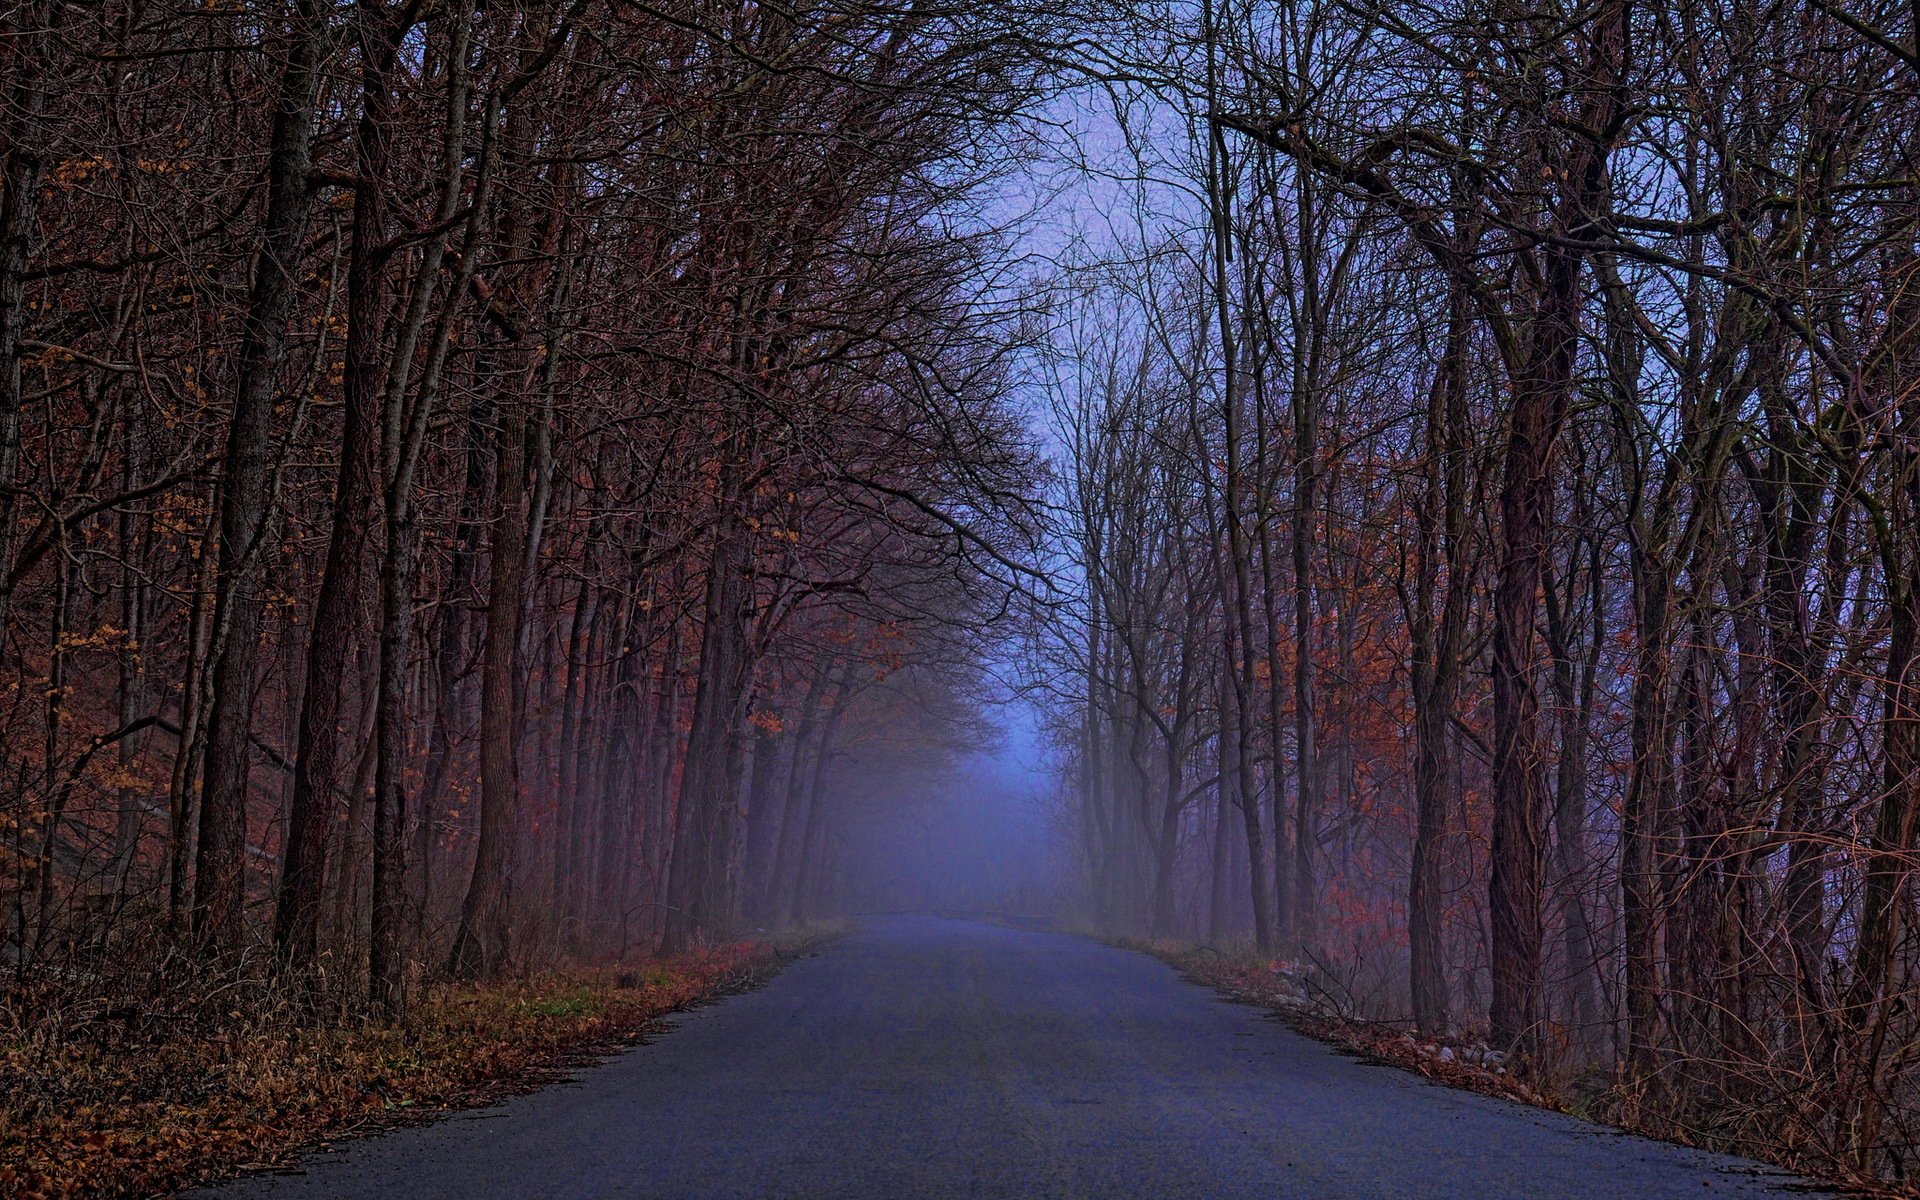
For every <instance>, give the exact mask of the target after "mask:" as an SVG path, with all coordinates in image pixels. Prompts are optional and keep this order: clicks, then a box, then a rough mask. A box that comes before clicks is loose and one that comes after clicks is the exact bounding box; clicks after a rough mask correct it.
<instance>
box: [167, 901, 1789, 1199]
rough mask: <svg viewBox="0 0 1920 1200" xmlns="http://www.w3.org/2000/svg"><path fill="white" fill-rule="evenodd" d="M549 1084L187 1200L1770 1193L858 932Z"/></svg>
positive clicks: (1136, 997)
mask: <svg viewBox="0 0 1920 1200" xmlns="http://www.w3.org/2000/svg"><path fill="white" fill-rule="evenodd" d="M679 1025H680V1028H679V1029H678V1030H677V1031H675V1032H674V1033H672V1034H670V1035H668V1036H666V1037H664V1038H662V1039H660V1041H658V1042H657V1043H655V1044H653V1045H649V1046H642V1047H638V1048H635V1049H633V1050H631V1051H629V1052H626V1053H623V1054H621V1055H619V1056H618V1057H616V1058H614V1059H613V1060H612V1061H610V1062H608V1063H606V1064H605V1065H603V1066H598V1067H593V1068H590V1069H588V1070H585V1071H583V1072H581V1073H580V1075H579V1076H578V1078H577V1079H576V1080H575V1081H573V1082H571V1083H567V1084H561V1085H557V1086H554V1087H550V1088H547V1089H545V1090H544V1091H541V1092H538V1093H535V1094H533V1095H528V1096H521V1097H517V1098H515V1099H511V1100H508V1101H506V1102H505V1103H503V1104H499V1105H496V1106H494V1107H492V1108H488V1109H484V1110H479V1111H475V1112H471V1113H466V1114H462V1115H459V1116H454V1117H451V1118H449V1119H447V1120H444V1121H440V1122H438V1123H435V1124H431V1125H423V1126H419V1127H416V1128H413V1129H406V1130H401V1131H398V1132H394V1133H390V1134H386V1135H383V1136H380V1137H375V1138H368V1139H365V1140H362V1141H357V1142H350V1143H347V1144H346V1145H344V1146H343V1147H342V1148H341V1149H339V1150H338V1151H336V1152H333V1153H329V1154H320V1155H315V1156H312V1157H310V1158H309V1159H307V1160H306V1162H305V1164H304V1166H305V1168H306V1169H305V1171H304V1173H302V1174H295V1175H262V1176H255V1177H253V1178H250V1179H247V1180H242V1181H240V1182H238V1183H234V1184H229V1185H227V1186H226V1187H223V1188H220V1189H216V1190H214V1191H211V1192H205V1193H196V1195H200V1196H203V1197H222V1198H227V1200H268V1198H276V1200H277V1198H281V1197H286V1198H289V1200H291V1198H294V1197H335V1198H339V1197H351V1198H355V1200H360V1198H365V1200H375V1198H379V1200H387V1198H394V1200H402V1198H407V1200H439V1198H445V1200H496V1198H502V1200H504V1198H513V1200H518V1198H520V1197H527V1198H529V1200H531V1198H533V1197H540V1198H542V1200H564V1198H568V1197H609V1198H611V1197H620V1198H622V1200H625V1198H628V1197H722V1196H727V1197H850V1198H851V1197H872V1198H875V1200H882V1198H884V1200H910V1198H913V1197H1018V1198H1021V1200H1026V1198H1042V1197H1126V1198H1135V1197H1139V1198H1146V1197H1260V1200H1292V1198H1299V1200H1336V1198H1337V1200H1347V1198H1360V1197H1396V1198H1399V1197H1409V1198H1410V1197H1434V1198H1436V1200H1440V1198H1445V1200H1495V1198H1500V1197H1514V1198H1521V1197H1525V1198H1527V1200H1560V1198H1564V1200H1581V1198H1585V1197H1592V1198H1595V1200H1599V1198H1605V1200H1621V1198H1633V1200H1654V1198H1657V1197H1677V1196H1686V1197H1714V1196H1720V1197H1725V1196H1738V1197H1756V1196H1776V1197H1777V1196H1781V1195H1784V1194H1786V1193H1785V1190H1784V1188H1782V1187H1781V1186H1780V1185H1781V1184H1783V1183H1785V1182H1787V1181H1785V1180H1784V1179H1783V1178H1782V1177H1779V1176H1775V1175H1769V1174H1765V1173H1763V1172H1762V1171H1761V1169H1760V1168H1757V1167H1756V1166H1754V1165H1753V1164H1751V1163H1744V1162H1741V1161H1739V1160H1735V1159H1728V1158H1721V1157H1716V1156H1712V1155H1706V1154H1698V1153H1694V1152H1690V1151H1686V1150H1681V1149H1677V1148H1674V1147H1669V1146H1664V1145H1661V1144H1659V1143H1655V1142H1649V1141H1644V1140H1641V1139H1639V1138H1633V1137H1627V1136H1624V1135H1621V1134H1618V1133H1615V1132H1613V1131H1610V1130H1607V1129H1604V1128H1601V1127H1599V1126H1595V1125H1588V1124H1585V1123H1583V1122H1580V1121H1575V1120H1573V1119H1571V1118H1567V1117H1561V1116H1556V1115H1553V1114H1550V1113H1544V1112H1539V1111H1536V1110H1533V1109H1529V1108H1524V1107H1521V1106H1518V1105H1513V1104H1507V1103H1504V1102H1502V1101H1498V1100H1489V1099H1486V1098H1484V1097H1480V1096H1475V1095H1471V1094H1468V1093H1465V1092H1457V1091H1452V1090H1450V1089H1447V1088H1442V1087H1438V1086H1435V1085H1432V1084H1428V1083H1426V1082H1424V1081H1422V1080H1420V1079H1418V1078H1417V1077H1415V1076H1412V1075H1408V1074H1405V1073H1402V1072H1400V1071H1395V1070H1392V1069H1388V1068H1383V1067H1376V1066H1369V1065H1366V1064H1363V1063H1359V1062H1356V1061H1354V1060H1352V1059H1349V1058H1345V1057H1343V1056H1341V1055H1339V1054H1337V1053H1336V1052H1334V1051H1332V1050H1330V1049H1328V1048H1327V1047H1325V1046H1322V1045H1320V1044H1318V1043H1316V1042H1313V1041H1310V1040H1308V1039H1306V1038H1303V1037H1300V1036H1299V1035H1297V1034H1294V1033H1292V1032H1290V1031H1288V1030H1287V1029H1285V1028H1284V1027H1282V1026H1281V1025H1280V1024H1279V1023H1277V1022H1275V1021H1274V1020H1272V1019H1270V1018H1268V1017H1266V1016H1263V1015H1262V1014H1261V1013H1260V1012H1259V1011H1257V1010H1255V1009H1252V1008H1248V1007H1245V1006H1241V1005H1234V1004H1229V1003H1226V1002H1224V1001H1221V1000H1219V999H1217V998H1216V997H1215V996H1214V995H1213V994H1212V993H1210V992H1208V991H1205V990H1203V989H1201V988H1198V987H1195V986H1193V985H1191V984H1188V983H1186V982H1184V981H1183V980H1181V979H1180V978H1179V977H1178V976H1177V975H1176V974H1175V973H1174V972H1173V971H1172V970H1171V969H1169V968H1168V967H1166V966H1164V965H1162V964H1161V963H1159V962H1156V961H1154V960H1152V959H1150V958H1146V957H1144V956H1141V955H1138V954H1132V953H1129V952H1127V951H1123V950H1115V949H1111V948H1109V947H1106V946H1101V945H1097V944H1095V943H1093V942H1090V941H1086V940H1083V939H1079V938H1073V937H1066V936H1062V935H1058V934H1046V933H1028V932H1021V931H1017V930H1010V929H1003V928H999V927H996V926H991V925H982V924H974V923H970V922H959V921H943V920H938V919H935V918H931V917H897V918H885V919H875V920H870V921H868V922H866V923H865V924H864V925H863V926H862V927H861V928H860V929H859V930H858V931H857V932H856V933H854V934H853V935H851V936H849V937H847V938H845V939H844V940H842V941H840V942H837V943H835V944H834V945H832V946H830V947H828V948H827V949H826V950H824V951H822V952H821V953H820V954H819V955H817V956H814V957H811V958H806V959H802V960H801V961H799V962H796V963H794V964H793V965H791V966H790V967H788V968H787V970H786V971H785V972H784V973H782V974H781V975H780V976H779V977H778V978H777V979H775V980H774V981H773V982H772V983H771V984H770V985H769V986H767V987H766V988H764V989H762V990H760V991H757V992H752V993H749V994H747V995H743V996H737V997H734V998H733V999H730V1000H727V1001H725V1002H724V1003H722V1004H719V1005H716V1006H714V1007H711V1008H707V1009H703V1010H701V1011H699V1012H696V1013H692V1014H689V1015H687V1016H685V1017H683V1018H680V1019H679Z"/></svg>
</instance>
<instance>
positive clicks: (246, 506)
mask: <svg viewBox="0 0 1920 1200" xmlns="http://www.w3.org/2000/svg"><path fill="white" fill-rule="evenodd" d="M331 7H332V6H331V5H328V4H325V3H322V2H321V0H300V3H299V4H298V5H297V7H296V10H295V15H294V21H293V25H292V28H291V30H290V33H289V37H288V41H287V58H286V66H285V68H284V69H283V71H282V74H281V81H280V93H279V97H278V99H277V100H276V102H275V106H274V115H273V131H272V133H271V135H270V137H271V140H270V142H269V143H268V148H267V211H266V219H265V223H264V225H263V226H262V230H261V240H260V250H259V254H258V256H257V257H256V258H255V260H254V266H253V283H252V287H251V290H250V291H249V293H248V296H247V306H246V316H245V319H244V321H243V324H242V333H241V341H240V350H239V360H238V361H239V365H238V369H237V385H236V387H235V391H234V397H233V411H232V413H231V415H230V417H229V418H228V423H227V444H226V453H225V455H224V456H223V459H222V461H223V462H224V464H225V475H224V477H223V480H222V483H221V488H220V541H219V547H218V554H219V558H218V568H217V570H218V574H217V576H216V580H215V587H216V592H215V601H214V622H213V625H214V634H213V640H214V660H213V696H212V705H211V708H210V711H209V714H208V719H207V751H206V764H205V770H206V779H205V783H204V785H203V787H202V792H201V799H200V841H199V847H198V850H197V853H196V856H195V863H194V893H193V929H194V932H195V933H196V934H199V935H200V936H202V937H204V938H206V939H207V940H208V941H210V942H212V943H214V944H216V945H220V946H231V945H233V944H235V943H237V942H238V941H239V940H240V936H241V931H242V915H243V912H244V905H245V901H246V850H247V792H248V782H249V776H250V774H251V761H252V753H251V745H250V738H251V733H252V718H253V690H254V666H255V663H256V662H257V661H258V658H259V648H260V603H259V600H258V598H257V597H256V596H254V595H253V592H254V590H255V588H256V587H257V581H258V577H259V560H260V550H261V544H262V542H263V541H264V540H265V537H266V531H267V523H268V521H269V519H270V517H271V513H270V512H269V511H268V509H269V504H270V500H271V497H270V496H269V494H268V483H269V479H268V476H269V473H270V470H271V463H272V444H271V442H272V439H271V434H272V428H273V397H274V391H275V388H276V386H277V384H278V381H279V376H280V364H281V362H282V360H283V359H284V357H285V354H286V342H287V319H288V316H289V314H290V313H291V311H292V308H293V298H294V294H295V292H296V290H297V288H298V280H299V278H300V258H301V251H302V248H303V247H302V242H303V241H304V240H305V237H306V230H307V214H308V209H309V202H310V199H311V196H312V191H313V187H312V184H311V183H310V182H309V180H308V178H307V175H308V170H309V168H310V166H311V163H312V145H311V143H312V139H313V123H314V98H315V94H316V89H317V87H318V83H319V66H320V61H319V60H320V53H321V45H322V41H323V39H324V35H325V30H326V21H327V16H328V13H329V12H330V11H331Z"/></svg>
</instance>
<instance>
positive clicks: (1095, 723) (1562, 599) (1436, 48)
mask: <svg viewBox="0 0 1920 1200" xmlns="http://www.w3.org/2000/svg"><path fill="white" fill-rule="evenodd" d="M1125 24H1126V28H1125V31H1124V35H1122V36H1116V37H1115V38H1114V39H1113V40H1112V41H1111V42H1110V43H1109V44H1108V52H1107V54H1106V56H1105V57H1104V58H1102V59H1100V60H1098V61H1096V62H1093V63H1092V64H1090V65H1089V67H1088V70H1089V71H1090V72H1091V73H1092V74H1094V75H1095V76H1096V77H1097V79H1098V80H1099V81H1100V82H1102V83H1103V84H1104V85H1105V96H1106V99H1105V101H1104V103H1106V104H1107V105H1108V106H1109V107H1108V108H1107V110H1106V111H1107V113H1108V114H1110V115H1108V116H1107V117H1106V118H1105V119H1107V120H1109V121H1110V122H1112V124H1113V127H1114V128H1115V129H1117V130H1118V131H1119V132H1118V133H1117V134H1116V135H1114V136H1113V137H1111V138H1110V139H1109V140H1110V142H1111V143H1112V144H1111V145H1108V146H1105V147H1099V146H1096V147H1093V149H1092V150H1090V153H1096V154H1097V153H1105V154H1106V155H1107V159H1108V162H1109V164H1110V165H1109V167H1108V172H1109V174H1110V175H1111V176H1112V177H1113V178H1116V179H1122V180H1127V181H1130V182H1128V183H1127V184H1126V185H1125V186H1124V187H1122V188H1121V189H1120V192H1119V194H1120V196H1121V197H1122V201H1123V203H1122V204H1121V205H1116V209H1124V211H1122V212H1120V214H1119V215H1118V216H1116V217H1115V218H1114V223H1115V225H1116V226H1117V227H1118V229H1119V230H1120V232H1119V234H1118V235H1117V236H1118V238H1119V242H1120V245H1119V247H1118V252H1117V253H1116V252H1113V251H1103V252H1098V253H1096V252H1093V251H1091V250H1086V251H1081V252H1079V253H1078V255H1077V256H1076V257H1075V259H1074V261H1073V262H1071V263H1069V264H1067V266H1066V268H1065V269H1064V270H1063V272H1062V274H1061V280H1060V286H1061V288H1062V292H1063V294H1065V295H1066V296H1067V300H1066V302H1065V303H1066V310H1065V311H1066V312H1067V313H1068V318H1067V319H1066V320H1065V321H1064V322H1063V324H1062V325H1061V326H1060V327H1059V329H1058V330H1057V331H1056V335H1055V337H1054V351H1055V360H1054V361H1055V363H1056V370H1055V373H1054V376H1053V380H1052V386H1051V394H1052V405H1053V409H1052V411H1053V424H1054V426H1055V427H1056V428H1057V430H1058V431H1059V434H1058V436H1059V439H1060V441H1061V444H1062V447H1063V450H1062V457H1063V465H1062V469H1061V473H1060V479H1059V483H1058V487H1057V491H1056V495H1057V498H1058V501H1059V503H1060V505H1061V508H1062V510H1063V513H1064V521H1063V524H1062V526H1061V527H1060V529H1059V530H1058V531H1057V533H1056V537H1055V539H1054V543H1053V546H1054V549H1053V553H1054V554H1055V555H1056V556H1057V557H1056V561H1057V562H1058V563H1059V564H1060V570H1061V571H1062V572H1063V575H1065V576H1068V577H1071V578H1072V579H1074V580H1075V581H1076V582H1077V583H1078V584H1079V588H1078V595H1077V598H1076V600H1075V602H1074V605H1073V608H1072V613H1071V619H1070V620H1068V621H1066V622H1064V623H1063V624H1062V625H1061V626H1060V627H1058V628H1057V629H1055V630H1053V631H1052V632H1051V633H1050V634H1048V635H1047V636H1044V637H1042V638H1040V639H1038V641H1037V642H1036V654H1037V655H1038V657H1037V659H1036V662H1037V664H1038V665H1037V669H1039V670H1041V671H1042V672H1044V675H1045V679H1046V681H1047V686H1048V687H1049V688H1050V689H1052V690H1053V691H1054V693H1055V694H1057V695H1059V696H1061V697H1063V698H1064V699H1065V700H1066V701H1069V702H1068V703H1063V704H1060V705H1056V706H1055V707H1054V708H1053V712H1054V714H1055V717H1056V720H1055V723H1054V733H1055V737H1056V740H1057V742H1058V744H1059V745H1060V746H1061V748H1062V753H1063V756H1064V759H1065V761H1066V762H1067V763H1068V765H1069V778H1068V782H1067V784H1066V787H1065V791H1064V792H1063V796H1062V801H1063V803H1064V805H1065V806H1066V812H1067V814H1068V816H1069V817H1070V818H1071V821H1070V824H1071V828H1072V829H1073V830H1074V837H1075V846H1076V854H1077V858H1078V861H1079V863H1080V864H1081V868H1082V878H1083V880H1084V883H1083V889H1082V890H1083V892H1084V894H1085V897H1086V899H1085V904H1086V906H1087V911H1088V913H1089V915H1090V916H1091V917H1092V918H1093V919H1095V920H1097V921H1099V922H1101V923H1103V924H1105V925H1106V926H1107V927H1109V928H1114V929H1119V930H1125V931H1133V932H1141V933H1147V932H1151V933H1154V934H1158V935H1161V936H1168V937H1175V936H1179V937H1187V938H1197V939H1203V940H1207V941H1210V942H1213V943H1215V944H1224V943H1225V942H1226V941H1228V940H1231V939H1235V938H1247V939H1250V940H1251V941H1252V942H1253V943H1254V944H1255V945H1256V946H1257V947H1258V949H1259V951H1260V952H1261V953H1263V954H1268V955H1273V956H1275V957H1277V958H1278V959H1281V960H1283V961H1284V962H1288V963H1293V964H1297V967H1298V970H1299V972H1300V973H1301V975H1302V977H1304V978H1305V979H1307V980H1308V981H1309V984H1310V986H1313V987H1317V988H1320V989H1321V990H1322V991H1323V993H1324V994H1325V995H1327V996H1329V997H1332V998H1334V999H1335V1000H1337V1001H1338V1002H1339V1003H1341V1004H1342V1005H1344V1006H1346V1007H1348V1008H1349V1009H1351V1010H1353V1011H1355V1012H1356V1013H1358V1014H1359V1015H1364V1016H1367V1017H1372V1018H1388V1019H1393V1020H1399V1021H1405V1022H1408V1023H1409V1024H1410V1025H1411V1026H1412V1027H1414V1028H1416V1029H1417V1031H1418V1033H1419V1034H1421V1035H1423V1036H1426V1037H1428V1038H1436V1039H1437V1038H1461V1037H1466V1038H1472V1039H1483V1040H1484V1041H1485V1042H1486V1043H1488V1044H1490V1045H1491V1046H1492V1047H1494V1048H1495V1049H1496V1050H1499V1051H1503V1052H1508V1053H1509V1058H1508V1059H1507V1062H1508V1063H1509V1064H1510V1065H1512V1066H1513V1068H1514V1069H1516V1070H1519V1069H1522V1067H1521V1064H1525V1069H1529V1070H1532V1071H1534V1072H1536V1074H1538V1075H1539V1076H1541V1077H1543V1078H1554V1077H1558V1078H1560V1079H1562V1080H1566V1079H1570V1078H1572V1077H1573V1076H1575V1075H1578V1074H1579V1073H1580V1072H1581V1071H1582V1069H1585V1068H1592V1069H1594V1071H1595V1073H1596V1074H1597V1075H1598V1077H1599V1078H1600V1079H1601V1080H1602V1081H1603V1082H1604V1083H1605V1084H1607V1085H1610V1086H1609V1087H1608V1089H1607V1090H1606V1101H1605V1103H1607V1104H1609V1105H1611V1106H1613V1111H1616V1112H1618V1113H1620V1114H1621V1115H1623V1116H1625V1117H1626V1118H1627V1119H1628V1120H1630V1121H1636V1122H1639V1123H1641V1124H1643V1125H1646V1126H1649V1127H1654V1128H1659V1129H1663V1130H1666V1131H1668V1132H1671V1133H1675V1134H1678V1135H1681V1136H1684V1137H1687V1138H1689V1139H1694V1140H1701V1141H1709V1142H1713V1143H1715V1144H1719V1145H1722V1146H1731V1147H1736V1148H1741V1149H1747V1150H1765V1151H1768V1152H1770V1153H1772V1154H1774V1155H1775V1156H1779V1155H1781V1154H1786V1155H1790V1156H1796V1161H1804V1162H1813V1163H1820V1164H1825V1165H1829V1166H1831V1165H1833V1164H1840V1165H1843V1166H1845V1167H1847V1168H1850V1169H1853V1170H1857V1171H1861V1172H1866V1173H1877V1174H1881V1175H1886V1176H1893V1177H1899V1178H1905V1177H1906V1176H1907V1174H1908V1173H1909V1172H1910V1171H1911V1170H1912V1169H1913V1161H1912V1160H1913V1154H1912V1147H1913V1146H1914V1145H1915V1144H1916V1141H1920V1076H1917V1074H1916V1066H1917V1064H1916V1062H1915V1059H1914V1056H1913V1053H1912V1049H1913V1046H1914V1045H1915V1044H1916V1042H1915V1038H1916V1035H1920V1025H1917V1024H1916V1021H1917V1020H1920V1009H1917V1008H1916V1004H1915V1000H1916V995H1917V993H1916V986H1920V977H1917V976H1916V968H1920V920H1916V918H1920V908H1916V905H1917V904H1920V897H1916V891H1915V886H1914V881H1915V868H1916V865H1917V863H1916V852H1917V851H1920V846H1916V833H1917V832H1920V831H1917V830H1916V821H1917V820H1920V638H1917V635H1916V630H1920V386H1917V380H1920V375H1917V374H1916V369H1915V368H1916V362H1920V360H1917V359H1916V357H1915V356H1916V347H1917V346H1920V342H1916V336H1917V335H1920V325H1916V323H1915V321H1916V315H1917V314H1920V309H1917V308H1916V306H1915V302H1914V296H1915V294H1916V293H1915V286H1914V285H1915V282H1916V280H1920V275H1916V273H1915V265H1916V261H1920V260H1916V257H1915V245H1916V242H1915V237H1916V224H1915V222H1916V217H1917V216H1920V207H1916V201H1920V181H1916V179H1915V176H1914V160H1913V147H1914V144H1915V142H1914V139H1915V135H1916V133H1917V132H1920V129H1917V128H1916V119H1917V118H1920V41H1916V39H1917V38H1920V26H1916V24H1915V18H1914V13H1913V11H1912V9H1911V8H1910V7H1909V6H1904V5H1895V4H1881V3H1871V2H1861V3H1855V2H1852V0H1813V2H1810V3H1776V4H1759V5H1751V4H1720V3H1713V2H1695V0H1676V2H1674V3H1665V4H1650V3H1636V2H1634V0H1597V2H1596V3H1591V4H1583V5H1563V4H1554V3H1508V2H1506V0H1462V2H1459V3H1453V2H1449V3H1441V4H1434V5H1399V4H1375V3H1366V2H1362V3H1342V4H1320V3H1311V2H1295V0H1203V2H1202V3H1200V4H1198V5H1169V6H1156V5H1136V6H1132V7H1131V8H1130V9H1129V10H1128V15H1127V18H1126V22H1125Z"/></svg>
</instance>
